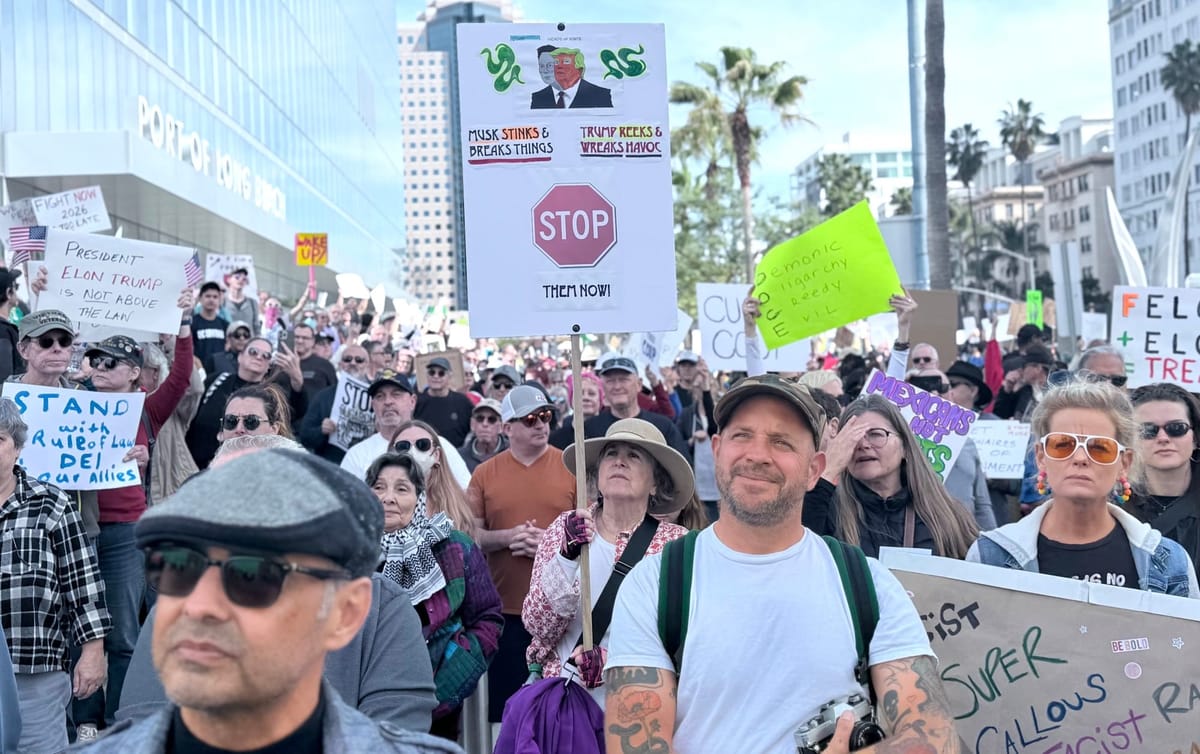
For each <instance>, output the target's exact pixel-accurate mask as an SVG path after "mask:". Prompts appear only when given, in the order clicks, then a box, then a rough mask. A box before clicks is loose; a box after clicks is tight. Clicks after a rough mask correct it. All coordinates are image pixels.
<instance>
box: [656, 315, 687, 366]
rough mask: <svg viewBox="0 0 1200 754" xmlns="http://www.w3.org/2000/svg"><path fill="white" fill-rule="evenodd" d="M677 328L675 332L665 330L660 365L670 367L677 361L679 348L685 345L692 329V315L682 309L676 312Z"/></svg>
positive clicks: (659, 357) (659, 353)
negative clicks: (684, 342)
mask: <svg viewBox="0 0 1200 754" xmlns="http://www.w3.org/2000/svg"><path fill="white" fill-rule="evenodd" d="M675 317H676V320H675V330H674V332H664V333H662V337H661V339H660V341H659V345H660V346H661V348H659V351H658V363H659V365H660V366H664V367H669V366H671V365H672V364H674V363H675V357H676V356H677V355H679V349H680V348H682V347H683V341H685V340H687V336H688V331H689V330H691V329H692V315H690V314H688V313H687V312H685V311H684V310H682V309H680V310H679V311H677V312H676V313H675Z"/></svg>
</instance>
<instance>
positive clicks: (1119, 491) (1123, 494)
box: [1113, 472, 1133, 505]
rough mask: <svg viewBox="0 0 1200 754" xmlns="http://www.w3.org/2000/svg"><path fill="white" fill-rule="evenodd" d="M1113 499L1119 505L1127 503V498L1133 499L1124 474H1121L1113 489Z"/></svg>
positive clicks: (1131, 489)
mask: <svg viewBox="0 0 1200 754" xmlns="http://www.w3.org/2000/svg"><path fill="white" fill-rule="evenodd" d="M1113 497H1115V498H1116V499H1117V500H1119V501H1120V503H1119V504H1120V505H1124V504H1125V503H1128V502H1129V498H1131V497H1133V488H1131V487H1130V486H1129V477H1127V476H1125V473H1124V472H1122V473H1121V478H1120V479H1118V480H1117V484H1116V485H1115V486H1114V487H1113Z"/></svg>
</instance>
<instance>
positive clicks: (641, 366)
mask: <svg viewBox="0 0 1200 754" xmlns="http://www.w3.org/2000/svg"><path fill="white" fill-rule="evenodd" d="M622 352H623V353H624V355H626V356H628V357H629V358H631V359H633V362H634V363H635V364H637V367H638V379H640V380H641V381H642V382H646V368H647V367H649V369H650V371H651V372H653V373H654V375H655V376H656V377H658V378H659V379H662V371H661V370H660V369H659V361H660V360H661V359H662V333H656V332H635V333H632V334H631V335H630V336H629V341H628V342H627V343H626V344H625V348H624V349H622Z"/></svg>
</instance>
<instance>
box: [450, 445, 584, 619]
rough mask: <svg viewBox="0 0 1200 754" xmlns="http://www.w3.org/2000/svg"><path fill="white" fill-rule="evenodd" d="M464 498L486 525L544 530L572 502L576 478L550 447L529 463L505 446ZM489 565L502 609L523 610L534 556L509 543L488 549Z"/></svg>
mask: <svg viewBox="0 0 1200 754" xmlns="http://www.w3.org/2000/svg"><path fill="white" fill-rule="evenodd" d="M467 500H468V501H469V502H470V504H471V511H472V512H473V513H474V514H475V517H476V518H480V519H483V522H484V524H483V526H484V528H485V529H488V530H490V531H495V530H498V529H511V528H513V527H514V526H520V525H521V524H523V523H525V522H526V521H533V523H534V525H535V526H538V527H540V528H542V529H545V528H546V527H547V526H549V525H550V523H551V522H552V521H553V520H554V519H555V518H557V517H558V515H559V514H560V513H562V512H563V511H567V510H571V509H572V508H574V507H575V477H574V475H572V474H571V472H569V471H567V467H566V466H563V462H562V452H561V451H559V450H556V449H555V448H549V449H547V450H546V452H545V453H543V454H542V457H541V458H539V459H537V460H536V461H534V462H533V463H532V464H531V465H529V466H526V465H525V464H523V463H521V462H520V461H518V460H517V459H516V458H513V454H512V451H508V450H506V451H504V452H503V453H500V454H499V455H497V456H495V457H493V458H489V459H488V460H486V461H484V462H483V463H481V464H480V465H479V467H478V468H476V469H475V473H474V474H473V475H472V476H471V484H470V486H469V487H467ZM487 559H488V566H489V567H490V568H491V571H492V581H494V582H495V583H496V589H497V590H498V591H499V592H500V600H501V602H502V603H503V605H504V607H503V610H504V612H505V613H507V614H509V615H520V614H521V603H523V602H524V601H525V595H526V593H528V592H529V579H530V577H531V576H532V575H533V558H526V557H522V556H517V555H513V554H512V552H511V551H510V550H508V549H507V548H505V549H502V550H496V551H494V552H490V553H488V555H487Z"/></svg>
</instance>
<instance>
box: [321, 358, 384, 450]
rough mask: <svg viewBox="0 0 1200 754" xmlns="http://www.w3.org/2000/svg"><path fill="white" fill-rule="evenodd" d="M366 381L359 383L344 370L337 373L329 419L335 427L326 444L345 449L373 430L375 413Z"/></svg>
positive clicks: (373, 431)
mask: <svg viewBox="0 0 1200 754" xmlns="http://www.w3.org/2000/svg"><path fill="white" fill-rule="evenodd" d="M369 387H371V386H370V385H369V384H368V383H366V382H360V381H358V380H356V379H354V378H353V377H351V376H350V375H348V374H346V373H345V372H339V373H338V381H337V389H336V390H335V391H334V393H333V409H332V410H331V411H330V412H329V418H330V419H332V420H333V423H334V424H336V425H337V430H336V431H334V433H333V434H331V435H330V436H329V444H330V445H332V446H334V447H335V448H341V449H342V450H349V449H350V446H351V445H353V444H354V443H356V442H358V441H359V440H361V439H363V438H364V437H370V436H371V435H373V434H374V433H375V414H374V412H373V411H372V410H371V398H370V397H369V396H368V395H367V388H369Z"/></svg>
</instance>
